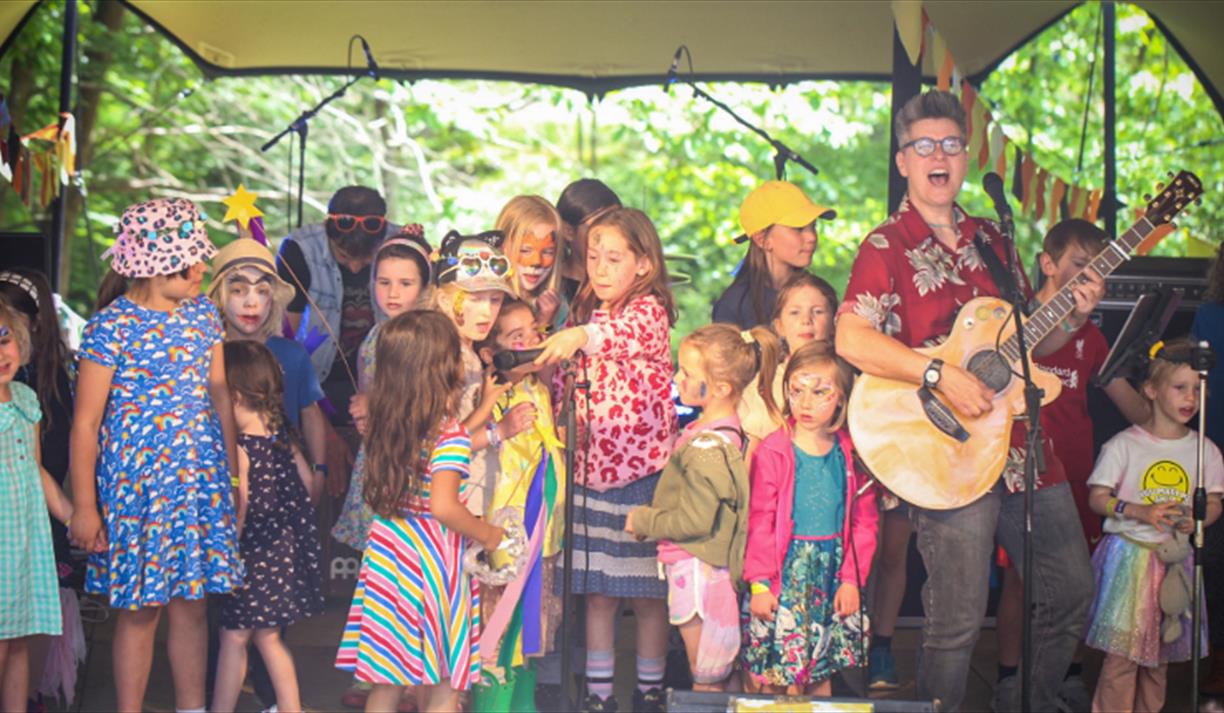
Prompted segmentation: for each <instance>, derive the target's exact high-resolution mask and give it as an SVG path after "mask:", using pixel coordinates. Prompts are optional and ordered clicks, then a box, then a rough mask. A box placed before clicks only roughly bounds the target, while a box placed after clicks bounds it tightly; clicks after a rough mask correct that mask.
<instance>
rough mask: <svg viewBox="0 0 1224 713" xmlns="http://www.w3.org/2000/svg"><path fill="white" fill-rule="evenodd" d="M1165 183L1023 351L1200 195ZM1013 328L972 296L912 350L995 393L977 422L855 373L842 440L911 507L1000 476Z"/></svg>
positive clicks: (1012, 411)
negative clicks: (941, 329) (943, 328)
mask: <svg viewBox="0 0 1224 713" xmlns="http://www.w3.org/2000/svg"><path fill="white" fill-rule="evenodd" d="M1170 177H1171V178H1170V183H1169V185H1168V187H1165V188H1164V190H1162V191H1161V193H1160V194H1159V195H1158V196H1156V198H1154V199H1152V200H1151V201H1150V202H1148V205H1147V209H1146V211H1145V212H1144V215H1143V217H1142V218H1140V219H1139V220H1138V222H1136V223H1135V224H1134V225H1133V226H1131V228H1130V229H1129V230H1127V231H1126V232H1125V233H1124V234H1123V235H1122V236H1121V237H1119V238H1118V239H1116V240H1114V241H1113V242H1111V243H1109V244H1108V245H1107V246H1106V247H1105V249H1104V250H1102V251H1101V252H1100V254H1098V255H1097V256H1096V257H1095V258H1093V260H1092V262H1091V263H1090V264H1089V265H1088V266H1086V267H1085V268H1084V269H1083V270H1082V271H1081V272H1080V273H1079V274H1078V275H1076V276H1075V277H1073V278H1072V279H1071V280H1070V281H1068V283H1067V284H1066V285H1064V286H1063V288H1062V289H1061V290H1059V291H1058V294H1056V295H1054V297H1052V298H1051V299H1050V300H1049V301H1048V302H1046V303H1045V304H1043V305H1042V306H1041V307H1040V308H1039V309H1038V310H1037V311H1036V312H1034V313H1033V314H1032V316H1030V317H1029V318H1028V319H1026V320H1024V334H1025V342H1026V346H1028V347H1029V350H1030V351H1031V349H1032V346H1033V345H1035V344H1037V343H1038V342H1040V341H1041V340H1042V339H1043V338H1045V336H1046V335H1047V334H1049V333H1050V331H1051V330H1053V329H1055V328H1056V327H1057V326H1058V324H1059V323H1060V322H1062V321H1063V320H1064V319H1065V318H1066V317H1067V315H1068V314H1070V313H1071V311H1072V310H1073V309H1074V308H1075V297H1074V295H1073V294H1072V291H1071V288H1072V286H1073V285H1075V284H1076V283H1079V282H1083V281H1086V280H1087V276H1086V273H1087V272H1088V271H1089V270H1094V271H1096V272H1097V273H1098V274H1100V275H1101V276H1102V277H1104V276H1106V275H1108V274H1110V273H1111V272H1113V271H1114V270H1115V269H1117V267H1118V266H1119V265H1121V264H1122V263H1123V262H1125V261H1126V260H1127V259H1128V258H1129V256H1130V253H1131V252H1132V251H1133V250H1134V249H1135V248H1136V247H1137V246H1138V245H1139V243H1141V242H1142V241H1143V240H1144V239H1145V238H1147V237H1148V236H1149V235H1150V234H1151V233H1152V231H1154V230H1155V229H1156V228H1157V227H1158V226H1160V225H1163V224H1165V223H1169V222H1171V221H1172V219H1173V217H1174V216H1176V215H1177V214H1178V213H1180V212H1181V211H1182V209H1183V208H1185V207H1186V206H1187V205H1188V204H1189V203H1190V202H1192V201H1194V200H1196V199H1198V198H1199V196H1201V195H1202V193H1203V187H1202V183H1201V182H1200V181H1199V179H1198V177H1197V176H1195V175H1194V174H1192V173H1189V172H1186V171H1182V172H1181V173H1179V174H1177V176H1175V177H1173V176H1172V174H1170ZM1015 329H1016V323H1015V316H1014V315H1013V314H1012V307H1011V304H1010V303H1008V302H1006V301H1004V300H1001V299H998V298H995V297H978V298H976V299H973V300H970V301H969V302H968V303H966V304H965V305H964V306H963V307H961V309H960V310H959V312H958V313H957V316H956V321H955V322H954V323H953V325H952V333H951V334H950V335H949V336H948V339H947V341H945V342H944V343H943V344H940V345H939V346H937V347H931V348H922V349H917V350H916V351H918V352H921V353H923V354H929V355H930V356H931V358H940V359H943V361H944V363H946V364H955V365H957V366H959V367H961V368H962V369H965V370H967V371H969V372H970V373H972V374H974V375H975V376H977V378H978V379H980V380H981V381H982V383H984V384H985V385H986V386H987V387H989V388H990V389H992V390H993V391H994V392H995V396H994V404H993V408H992V409H991V410H990V411H989V412H988V413H986V414H984V415H982V416H979V417H977V418H971V417H969V416H965V415H963V414H959V413H957V412H956V411H954V410H953V409H952V407H951V406H950V405H949V404H948V403H947V401H946V399H944V397H943V395H942V394H940V393H938V391H935V392H934V393H932V392H930V391H925V390H923V389H920V388H919V386H918V385H916V384H912V383H908V382H904V381H896V380H893V379H886V378H883V377H879V376H873V375H870V374H863V375H861V376H859V378H858V380H857V382H856V383H855V385H854V389H853V391H852V392H851V394H850V401H849V406H848V409H847V417H848V418H847V420H848V424H849V427H850V435H851V436H852V437H853V439H854V445H855V448H856V449H857V450H858V452H859V455H860V456H861V457H862V459H863V462H864V463H865V464H866V465H867V467H868V468H869V469H870V470H871V472H872V473H873V474H875V476H876V478H877V479H878V480H879V481H880V482H881V483H882V484H883V485H884V486H886V487H887V488H888V489H889V490H891V491H892V492H893V493H895V494H896V495H897V496H899V497H901V498H902V499H904V500H906V501H908V502H910V503H912V504H914V505H917V506H919V507H923V508H928V509H932V510H946V509H950V508H956V507H961V506H963V505H967V504H969V503H971V502H973V501H974V500H977V499H978V498H980V497H981V496H982V495H984V494H986V493H987V492H988V491H989V490H990V488H991V487H993V486H994V484H995V482H996V481H997V480H998V479H999V476H1000V474H1001V473H1002V472H1003V468H1004V466H1005V465H1006V463H1007V456H1008V446H1009V444H1010V441H1011V428H1012V421H1013V419H1015V418H1021V417H1023V414H1024V382H1023V379H1021V378H1020V376H1019V374H1020V365H1019V362H1020V347H1019V340H1018V339H1017V338H1016V336H1015ZM1034 366H1036V365H1034ZM1033 380H1034V381H1035V382H1036V383H1037V386H1038V387H1039V388H1041V389H1043V390H1044V391H1045V394H1044V397H1043V399H1042V404H1043V405H1044V404H1046V403H1049V402H1050V401H1052V400H1053V399H1054V398H1056V397H1057V396H1058V394H1059V392H1060V391H1061V390H1062V384H1061V382H1059V380H1058V377H1057V376H1055V375H1054V374H1052V373H1050V372H1047V371H1045V370H1043V369H1041V368H1034V369H1033Z"/></svg>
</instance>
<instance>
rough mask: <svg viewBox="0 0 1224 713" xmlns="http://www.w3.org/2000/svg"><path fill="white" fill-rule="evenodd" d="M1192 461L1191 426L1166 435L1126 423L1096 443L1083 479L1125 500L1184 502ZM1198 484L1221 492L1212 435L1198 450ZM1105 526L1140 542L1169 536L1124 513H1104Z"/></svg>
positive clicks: (1223, 481) (1223, 466)
mask: <svg viewBox="0 0 1224 713" xmlns="http://www.w3.org/2000/svg"><path fill="white" fill-rule="evenodd" d="M1197 463H1198V434H1197V433H1196V432H1195V431H1190V432H1189V433H1187V434H1186V435H1185V436H1182V437H1181V438H1174V439H1166V438H1157V437H1156V436H1153V435H1152V434H1151V433H1148V432H1147V431H1145V430H1143V429H1142V428H1140V427H1139V426H1131V427H1130V428H1128V429H1126V430H1125V431H1123V432H1121V433H1119V434H1118V435H1116V436H1114V437H1113V438H1111V439H1109V442H1108V443H1106V444H1105V445H1104V446H1103V447H1102V448H1101V455H1100V457H1098V458H1097V462H1096V467H1094V468H1093V469H1092V477H1090V478H1088V485H1090V486H1092V485H1101V486H1105V487H1107V488H1110V489H1111V490H1113V492H1114V495H1115V496H1116V497H1117V498H1119V499H1121V500H1124V501H1126V502H1128V503H1142V504H1145V505H1151V504H1154V503H1163V502H1176V501H1181V502H1183V503H1185V504H1186V505H1187V506H1189V505H1190V501H1191V494H1192V491H1193V489H1194V473H1195V468H1196V467H1197ZM1203 485H1204V487H1205V488H1206V489H1207V492H1208V493H1220V492H1224V459H1222V458H1221V457H1220V449H1219V448H1217V447H1216V445H1215V444H1214V443H1212V442H1211V439H1207V442H1206V444H1205V448H1204V451H1203ZM1104 530H1105V532H1109V533H1113V534H1116V535H1126V536H1127V537H1130V538H1132V539H1135V540H1140V541H1142V542H1162V541H1164V540H1166V539H1168V537H1169V533H1168V532H1162V531H1160V530H1157V529H1156V528H1155V527H1153V526H1152V525H1149V524H1147V523H1145V522H1140V521H1138V520H1132V519H1129V518H1128V519H1125V520H1119V519H1118V518H1114V517H1109V518H1106V519H1105V527H1104Z"/></svg>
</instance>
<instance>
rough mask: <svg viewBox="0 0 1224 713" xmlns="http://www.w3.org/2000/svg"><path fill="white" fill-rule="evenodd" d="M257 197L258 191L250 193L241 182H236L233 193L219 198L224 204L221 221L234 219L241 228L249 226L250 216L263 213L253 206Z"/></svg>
mask: <svg viewBox="0 0 1224 713" xmlns="http://www.w3.org/2000/svg"><path fill="white" fill-rule="evenodd" d="M257 198H259V194H258V193H251V192H250V191H248V190H247V189H246V188H245V187H244V186H243V185H242V184H241V183H240V184H238V190H236V191H234V195H232V196H229V197H228V198H222V199H221V202H222V203H224V204H225V217H224V218H222V219H221V222H223V223H228V222H229V221H231V220H236V221H238V225H239V226H241V227H242V228H244V229H246V228H249V227H250V224H251V218H258V217H259V216H262V215H263V211H262V210H260V209H258V208H256V207H255V200H256V199H257Z"/></svg>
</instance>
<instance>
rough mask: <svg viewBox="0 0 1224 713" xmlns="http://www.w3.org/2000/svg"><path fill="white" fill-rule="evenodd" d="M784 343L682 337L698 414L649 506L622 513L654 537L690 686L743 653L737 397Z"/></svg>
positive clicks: (686, 398)
mask: <svg viewBox="0 0 1224 713" xmlns="http://www.w3.org/2000/svg"><path fill="white" fill-rule="evenodd" d="M780 352H781V345H780V344H779V343H778V340H777V338H776V337H774V336H773V333H772V332H770V331H769V330H768V329H766V328H765V327H755V328H754V329H753V331H752V332H748V331H740V329H739V327H737V326H735V325H730V324H710V325H706V326H704V327H702V328H700V329H698V330H697V331H695V332H693V333H692V334H690V335H688V336H687V337H685V338H684V340H683V341H682V342H680V352H679V359H678V361H679V369H677V371H676V380H675V381H676V389H677V391H678V392H679V394H680V401H681V402H682V403H684V404H685V405H686V406H692V407H694V408H698V409H701V416H700V418H698V419H697V420H696V421H694V422H693V423H691V424H689V425H688V426H687V427H686V428H685V429H684V431H682V432H681V433H680V437H679V438H677V439H676V447H675V450H673V451H672V455H671V458H670V460H668V462H667V466H666V467H664V468H663V475H662V476H661V477H660V479H659V487H658V488H656V489H655V492H654V499H653V501H652V502H651V505H650V506H649V507H639V508H634V509H633V510H631V511H630V512H629V515H628V516H627V517H626V519H625V531H626V532H629V533H632V534H634V535H636V536H637V537H638V538H639V539H647V540H659V555H658V558H659V563H660V565H661V566H662V567H663V568H664V569H665V571H666V573H667V605H668V614H669V617H668V618H669V620H670V622H671V624H673V625H674V626H677V627H679V628H680V635H681V636H682V637H683V639H684V647H685V649H687V650H688V657H689V667H690V669H691V670H692V672H693V690H698V691H719V690H722V689H723V686H724V681H725V680H726V678H727V676H728V675H730V673H731V669H732V666H733V665H734V663H735V657H736V654H738V653H739V646H740V629H739V606H738V603H737V599H736V592H735V590H736V587H737V585H738V584H739V582H740V578H741V577H742V576H743V570H744V543H745V541H746V537H747V532H748V466H747V465H746V464H745V462H744V458H743V451H744V447H745V446H747V440H746V439H745V438H744V433H743V431H741V430H740V421H739V416H737V415H736V413H735V406H736V404H737V403H738V402H739V400H740V395H741V394H742V393H743V391H744V389H745V388H747V386H748V383H749V381H750V380H751V379H752V377H753V375H754V374H756V372H757V370H758V369H760V367H761V365H762V363H767V364H768V366H769V368H770V369H771V370H772V369H773V368H774V367H775V366H776V364H777V362H778V357H779V355H780ZM766 397H767V398H771V397H770V396H769V395H768V394H767V395H766Z"/></svg>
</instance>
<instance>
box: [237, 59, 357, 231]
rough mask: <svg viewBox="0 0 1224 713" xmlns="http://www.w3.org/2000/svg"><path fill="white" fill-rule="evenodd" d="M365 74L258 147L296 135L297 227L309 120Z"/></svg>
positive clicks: (261, 150)
mask: <svg viewBox="0 0 1224 713" xmlns="http://www.w3.org/2000/svg"><path fill="white" fill-rule="evenodd" d="M366 76H367V75H364V74H359V75H357V76H355V77H353V78H352V79H350V80H348V82H346V83H345V84H344V86H342V87H340V88H339V89H337V90H336V91H334V92H332V93H331V94H330V95H328V96H326V97H324V98H323V100H322V101H320V102H319V103H318V104H315V105H314V106H313V107H311V108H309V109H307V110H306V111H303V112H302V113H301V115H299V116H298V118H296V119H294V120H293V123H291V124H289V125H288V126H286V127H285V128H284V129H281V132H280V133H279V134H277V135H276V136H273V137H272V138H271V139H268V142H267V143H265V144H264V145H263V146H260V147H259V150H260V152H264V153H266V152H267V151H268V149H270V148H272V147H273V146H275V145H276V144H277V143H279V142H280V140H281V139H283V138H285V136H287V135H288V134H289V133H291V132H292V133H295V134H297V135H298V191H297V194H298V205H297V227H299V228H300V227H302V196H303V192H304V190H305V185H306V137H307V136H308V134H309V132H310V120H311V119H313V118H314V116H315V114H318V113H319V111H320V110H322V109H323V107H325V106H327V105H328V104H330V103H332V102H333V101H335V100H336V99H339V98H340V97H342V96H344V93H345V92H346V91H348V88H349V87H351V86H353V85H354V84H356V83H357V82H359V81H361V80H362V78H364V77H366ZM289 180H290V181H292V180H293V178H292V177H290V179H289ZM288 194H289V195H292V194H293V186H292V185H290V186H289V190H288Z"/></svg>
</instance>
